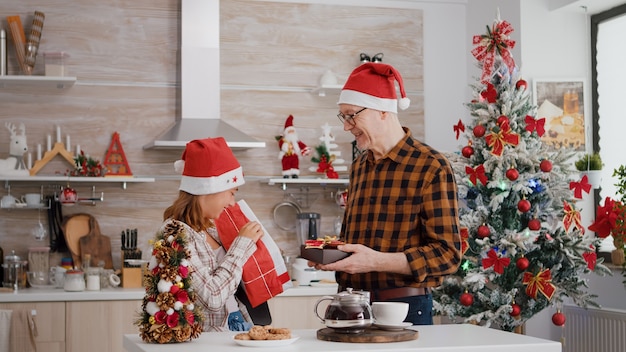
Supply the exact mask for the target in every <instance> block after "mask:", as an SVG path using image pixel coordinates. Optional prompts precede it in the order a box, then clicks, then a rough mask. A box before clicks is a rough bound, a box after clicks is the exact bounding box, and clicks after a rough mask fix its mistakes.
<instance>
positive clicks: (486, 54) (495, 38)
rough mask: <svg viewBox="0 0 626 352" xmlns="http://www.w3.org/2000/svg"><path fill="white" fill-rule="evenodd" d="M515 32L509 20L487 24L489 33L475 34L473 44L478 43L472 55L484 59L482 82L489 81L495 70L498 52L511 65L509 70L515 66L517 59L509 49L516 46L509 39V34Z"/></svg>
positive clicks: (479, 59) (480, 59)
mask: <svg viewBox="0 0 626 352" xmlns="http://www.w3.org/2000/svg"><path fill="white" fill-rule="evenodd" d="M512 32H513V26H511V24H510V23H508V22H507V21H499V22H497V23H495V24H494V25H493V26H492V27H491V28H489V26H487V33H486V34H483V35H475V36H474V37H473V39H472V44H474V45H478V46H477V47H475V48H474V49H472V55H474V57H475V58H476V59H477V60H478V61H482V64H483V65H482V66H483V72H482V75H481V76H480V80H481V82H483V83H485V82H487V81H489V78H490V76H491V73H492V72H493V64H494V62H495V58H496V53H498V54H500V56H501V57H502V61H503V62H504V63H505V64H506V65H507V66H508V67H509V71H513V69H514V68H515V60H513V56H511V52H510V51H509V49H513V47H515V41H514V40H511V39H509V34H511V33H512Z"/></svg>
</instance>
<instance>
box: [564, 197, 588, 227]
mask: <svg viewBox="0 0 626 352" xmlns="http://www.w3.org/2000/svg"><path fill="white" fill-rule="evenodd" d="M563 211H564V212H565V216H564V217H563V227H564V228H565V231H569V228H570V226H572V225H574V228H578V229H579V230H580V231H581V232H582V233H585V228H584V227H583V224H582V222H581V220H580V212H579V211H578V210H576V209H575V208H574V207H572V206H571V205H570V204H569V203H568V202H567V201H563Z"/></svg>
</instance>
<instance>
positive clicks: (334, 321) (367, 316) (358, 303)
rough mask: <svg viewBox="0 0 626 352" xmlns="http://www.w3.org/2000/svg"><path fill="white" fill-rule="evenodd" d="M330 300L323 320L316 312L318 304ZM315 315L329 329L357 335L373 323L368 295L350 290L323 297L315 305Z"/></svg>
mask: <svg viewBox="0 0 626 352" xmlns="http://www.w3.org/2000/svg"><path fill="white" fill-rule="evenodd" d="M328 300H330V301H331V302H330V304H329V305H328V307H326V312H325V313H324V318H322V317H321V316H320V314H319V312H318V307H319V304H320V303H321V302H323V301H328ZM314 311H315V315H317V317H318V318H319V319H320V320H321V321H322V323H324V325H326V326H327V327H329V328H333V329H335V330H336V331H337V332H342V333H348V334H358V333H361V332H363V331H365V328H368V327H370V326H371V325H372V324H373V323H374V318H373V314H372V307H371V306H370V302H369V294H366V292H361V291H359V292H355V291H353V290H352V288H347V289H346V291H342V292H339V293H338V294H336V295H333V296H323V297H322V298H320V299H319V300H318V301H317V303H315V308H314Z"/></svg>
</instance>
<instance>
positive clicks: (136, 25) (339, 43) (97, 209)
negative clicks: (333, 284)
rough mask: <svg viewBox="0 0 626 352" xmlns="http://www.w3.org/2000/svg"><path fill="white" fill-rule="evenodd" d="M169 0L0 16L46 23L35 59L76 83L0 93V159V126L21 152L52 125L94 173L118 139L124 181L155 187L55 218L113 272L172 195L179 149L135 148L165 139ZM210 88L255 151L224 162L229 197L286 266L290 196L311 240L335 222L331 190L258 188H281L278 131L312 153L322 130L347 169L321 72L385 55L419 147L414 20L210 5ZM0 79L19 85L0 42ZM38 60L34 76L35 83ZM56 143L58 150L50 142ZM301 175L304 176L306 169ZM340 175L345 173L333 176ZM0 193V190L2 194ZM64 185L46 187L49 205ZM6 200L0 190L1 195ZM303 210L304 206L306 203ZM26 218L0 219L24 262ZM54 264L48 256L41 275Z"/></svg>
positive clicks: (174, 55) (241, 3)
mask: <svg viewBox="0 0 626 352" xmlns="http://www.w3.org/2000/svg"><path fill="white" fill-rule="evenodd" d="M179 4H180V1H178V0H132V1H131V0H117V1H109V2H102V1H95V0H80V1H79V0H69V1H58V0H38V1H35V0H21V1H19V2H16V1H5V2H2V3H0V16H1V23H2V25H3V26H4V27H6V16H8V15H20V16H21V18H22V22H23V24H24V27H25V28H26V29H27V30H28V29H29V28H30V21H31V20H32V14H33V12H34V11H35V10H38V11H42V12H44V13H45V14H46V19H45V22H44V27H43V34H42V38H41V45H40V50H39V52H40V53H42V52H46V51H65V52H67V53H68V54H69V55H70V57H69V59H68V61H67V70H68V72H69V75H72V76H76V77H77V82H76V84H75V85H74V86H73V87H72V88H69V89H63V90H58V89H44V88H20V87H0V104H1V106H2V109H0V123H1V125H0V158H5V157H6V156H7V154H8V145H7V144H6V142H3V141H6V140H7V139H8V136H9V132H8V131H7V130H6V129H5V128H3V127H2V126H4V123H5V122H13V123H20V122H23V123H24V124H25V125H26V132H27V136H28V141H29V147H30V149H31V151H33V155H34V151H35V150H36V147H37V144H42V145H43V146H44V148H45V138H46V136H47V135H48V134H51V135H52V136H53V137H52V138H53V139H54V138H55V127H56V125H59V126H61V129H62V133H63V135H64V136H65V134H69V135H70V136H71V141H72V144H73V145H75V144H76V143H78V144H80V145H81V147H82V149H83V150H84V151H85V153H87V154H90V155H91V156H93V157H95V158H99V159H100V160H102V158H104V155H105V153H106V148H107V147H108V145H109V143H110V140H111V135H112V133H113V132H116V131H117V132H119V133H120V139H121V143H122V146H123V148H124V151H125V154H126V156H127V158H128V160H129V162H130V167H131V169H132V171H133V173H134V174H135V175H136V176H146V177H156V182H154V183H144V184H142V183H138V184H135V183H131V184H129V185H128V188H127V189H126V190H123V189H122V188H121V186H120V184H117V183H111V184H96V193H97V194H99V193H100V192H104V193H105V195H104V198H105V201H104V202H103V203H99V204H97V205H96V206H87V205H79V206H74V207H64V209H63V211H64V214H65V215H69V214H73V213H78V212H87V213H90V214H93V215H94V216H95V217H96V219H97V220H98V222H99V224H100V227H101V230H102V232H103V234H105V235H108V236H110V237H111V240H112V248H113V256H114V263H115V264H116V268H119V266H120V264H121V263H120V252H119V248H120V237H119V234H120V232H121V231H122V230H124V229H126V228H137V229H138V231H139V235H140V238H139V247H140V248H142V249H144V251H147V249H148V240H149V239H150V238H152V236H153V234H154V232H155V231H156V229H157V228H158V227H159V225H160V223H161V220H162V213H163V210H164V209H165V208H166V207H167V206H168V205H169V204H170V203H171V202H172V201H173V199H174V198H175V197H176V194H177V188H178V177H177V175H176V174H175V172H174V170H173V162H174V161H175V160H176V159H178V158H179V157H180V154H181V152H182V150H174V151H172V150H144V149H143V148H142V147H143V146H144V145H145V144H147V143H149V142H150V141H152V139H153V138H154V137H156V136H157V135H158V134H160V133H161V132H162V131H164V130H166V129H167V128H168V127H169V126H170V125H171V124H172V123H173V122H174V121H175V119H176V118H177V117H178V116H179V107H180V100H179V99H180V92H179V87H180V81H179V79H180V78H179V76H180V74H179V59H178V55H179V40H178V38H179V20H180V10H179ZM221 16H222V18H223V21H222V23H221V75H222V76H221V81H222V82H221V83H222V102H221V111H222V118H223V119H224V120H225V121H227V122H228V123H230V124H232V125H234V126H236V127H238V128H240V129H241V130H243V131H245V132H246V133H248V134H249V135H252V136H254V137H255V138H257V139H259V140H262V141H265V142H266V144H267V147H266V148H261V149H251V150H247V151H237V152H235V154H236V156H237V158H238V159H239V160H240V162H241V164H242V165H243V167H244V172H245V175H246V181H247V183H246V185H245V186H243V187H242V188H241V191H240V192H239V193H238V198H240V199H246V201H247V202H248V203H249V204H250V206H251V207H252V209H253V210H254V211H255V213H256V214H257V216H258V217H259V218H260V220H261V221H262V223H263V225H264V226H265V227H266V228H267V229H268V230H269V231H270V233H271V234H272V236H273V238H275V239H276V241H277V242H278V244H279V246H280V247H281V248H282V249H283V250H284V251H285V252H287V253H289V254H295V253H297V241H296V238H295V234H294V233H292V232H290V231H283V230H280V229H278V228H277V227H276V226H275V225H274V224H273V222H272V216H271V213H272V208H273V206H274V205H275V204H277V203H278V202H280V201H281V200H282V199H284V197H285V196H287V195H289V194H290V193H302V192H306V191H307V189H308V191H309V194H310V197H311V200H312V201H311V202H310V203H311V204H310V207H308V208H306V209H305V210H306V211H314V212H320V213H321V214H322V232H323V233H324V234H331V233H332V223H333V219H334V217H336V216H338V215H340V214H341V210H340V209H339V208H338V207H337V205H336V204H335V203H334V201H333V199H332V192H335V191H336V190H337V188H333V187H327V188H324V187H320V186H313V187H291V186H290V187H289V188H288V189H287V191H283V190H282V189H281V188H280V187H279V186H269V185H268V184H267V181H266V179H267V178H269V177H271V176H274V177H278V175H280V161H279V160H278V146H277V143H276V140H275V136H276V135H278V134H280V133H281V132H282V129H283V125H284V122H285V119H286V118H287V116H289V115H290V114H293V115H294V118H295V126H296V128H297V129H298V133H299V135H300V137H301V139H302V140H303V141H304V142H305V143H307V144H308V145H310V146H311V147H314V146H315V145H317V144H318V143H319V140H318V138H319V136H320V135H321V128H320V126H321V125H323V124H324V123H326V122H328V123H329V124H331V125H332V126H334V129H333V134H334V135H335V137H336V143H338V144H339V145H340V150H341V152H342V157H343V158H346V159H348V160H349V159H350V158H351V145H350V141H351V138H350V135H349V134H347V133H344V132H343V131H342V130H341V125H340V124H339V122H338V120H337V118H336V116H335V115H336V113H337V106H336V100H337V96H336V95H332V94H328V95H327V96H326V97H320V96H318V95H317V94H313V93H312V92H311V91H312V90H313V89H314V88H315V87H316V86H317V84H318V81H319V78H320V77H321V75H322V74H323V73H324V72H325V71H326V70H327V69H330V70H332V71H334V72H335V73H336V74H337V75H338V77H339V79H340V81H341V80H343V79H345V77H347V76H348V74H349V73H350V71H351V70H352V69H353V68H354V67H355V66H356V65H358V55H359V53H361V52H365V53H367V54H369V55H374V54H376V53H378V52H383V53H384V55H385V56H384V61H385V62H388V63H391V64H393V65H394V66H396V67H397V68H398V69H399V70H400V71H401V72H402V74H403V75H404V78H405V84H406V86H407V90H408V91H409V95H410V98H411V100H412V104H411V107H410V108H409V110H407V111H405V112H401V113H400V118H401V120H403V121H404V122H405V124H406V125H407V126H409V127H410V128H411V129H412V131H413V132H414V134H415V135H416V136H417V137H418V138H422V137H423V130H424V102H423V94H422V93H423V90H424V87H423V67H422V66H423V63H422V62H423V61H422V55H423V53H422V50H423V45H422V42H423V38H422V37H423V32H422V21H423V19H422V11H420V10H415V9H413V10H401V9H390V8H382V7H379V8H375V7H361V6H334V5H321V4H301V3H296V4H291V3H284V2H276V3H274V2H264V1H249V0H248V1H245V0H229V1H222V4H221ZM8 44H9V58H8V59H9V74H19V72H18V66H17V63H16V62H15V54H14V50H13V48H12V47H11V45H12V41H9V43H8ZM43 72H44V68H43V57H42V56H41V55H39V56H38V58H37V64H36V68H35V74H38V75H39V74H43ZM63 142H65V137H63ZM301 164H302V165H301V171H302V174H303V175H305V176H306V175H314V173H313V172H309V171H308V168H309V167H310V166H312V165H313V164H312V163H311V162H310V160H308V158H305V159H303V160H302V163H301ZM70 167H71V165H69V164H67V163H66V162H64V161H63V160H61V159H55V160H54V161H53V162H51V163H50V164H49V165H47V166H46V167H45V168H44V169H43V170H42V171H41V174H64V173H65V172H67V170H68V169H69V168H70ZM344 176H345V174H344ZM5 185H6V184H5ZM10 186H11V193H12V194H13V195H20V194H24V193H26V192H32V191H39V190H40V184H38V183H34V182H24V183H17V182H11V183H10ZM61 186H65V184H58V185H51V184H46V185H45V187H44V192H45V193H52V192H54V191H56V190H57V189H58V188H59V187H61ZM71 186H73V187H75V188H77V190H78V192H79V195H80V196H83V195H88V194H90V192H91V184H88V183H76V184H72V185H71ZM2 191H3V192H2V193H3V194H5V193H6V192H7V191H8V190H7V189H6V188H5V189H3V190H2ZM313 199H315V200H314V201H313ZM39 215H41V220H42V221H43V222H44V223H45V224H47V219H46V213H45V212H42V213H41V214H39V213H38V212H37V211H36V210H24V211H17V210H13V211H7V210H0V246H2V248H3V249H4V251H5V253H7V252H8V251H10V250H12V249H13V250H16V252H17V253H18V254H19V255H21V256H23V257H24V258H25V257H26V256H27V251H28V248H29V247H34V246H41V245H43V244H45V242H43V243H42V242H38V241H36V240H35V239H34V237H33V236H32V235H31V234H30V230H31V229H32V228H33V227H34V226H35V225H36V224H37V221H38V217H39ZM62 255H63V253H55V254H54V255H53V261H54V264H56V260H58V257H60V256H62Z"/></svg>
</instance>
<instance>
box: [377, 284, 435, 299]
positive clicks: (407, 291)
mask: <svg viewBox="0 0 626 352" xmlns="http://www.w3.org/2000/svg"><path fill="white" fill-rule="evenodd" d="M427 294H430V288H428V287H399V288H390V289H387V290H374V291H372V292H371V295H372V302H373V301H387V300H390V299H396V298H403V297H411V296H424V295H427Z"/></svg>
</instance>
